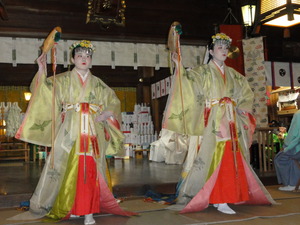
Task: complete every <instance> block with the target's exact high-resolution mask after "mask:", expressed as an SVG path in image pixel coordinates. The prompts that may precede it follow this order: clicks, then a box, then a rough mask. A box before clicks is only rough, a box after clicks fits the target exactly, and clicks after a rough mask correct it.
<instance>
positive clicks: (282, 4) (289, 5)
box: [257, 0, 300, 27]
mask: <svg viewBox="0 0 300 225" xmlns="http://www.w3.org/2000/svg"><path fill="white" fill-rule="evenodd" d="M257 15H258V20H257V21H258V23H259V24H262V25H269V26H278V27H291V26H294V25H296V24H299V23H300V0H260V1H259V4H258V12H257Z"/></svg>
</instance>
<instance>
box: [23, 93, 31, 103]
mask: <svg viewBox="0 0 300 225" xmlns="http://www.w3.org/2000/svg"><path fill="white" fill-rule="evenodd" d="M24 97H25V100H26V101H29V100H30V98H31V93H30V92H24Z"/></svg>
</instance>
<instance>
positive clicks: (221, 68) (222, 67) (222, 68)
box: [213, 60, 225, 74]
mask: <svg viewBox="0 0 300 225" xmlns="http://www.w3.org/2000/svg"><path fill="white" fill-rule="evenodd" d="M213 62H214V63H215V64H216V65H217V67H219V69H220V70H221V71H222V73H223V74H224V64H225V63H223V65H222V66H220V65H219V64H218V63H217V62H216V61H214V60H213Z"/></svg>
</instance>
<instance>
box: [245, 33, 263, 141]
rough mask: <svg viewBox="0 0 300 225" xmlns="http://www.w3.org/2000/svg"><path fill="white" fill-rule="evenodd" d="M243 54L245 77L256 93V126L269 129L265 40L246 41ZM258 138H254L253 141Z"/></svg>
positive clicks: (254, 112)
mask: <svg viewBox="0 0 300 225" xmlns="http://www.w3.org/2000/svg"><path fill="white" fill-rule="evenodd" d="M243 52H244V66H245V76H246V77H247V80H248V82H249V85H250V87H251V88H252V90H253V92H254V103H253V115H254V117H255V119H256V126H257V127H268V108H267V99H266V96H267V94H266V91H267V89H266V77H265V74H266V69H265V64H264V45H263V38H262V37H257V38H249V39H244V40H243ZM256 138H257V137H256V136H254V137H253V140H256Z"/></svg>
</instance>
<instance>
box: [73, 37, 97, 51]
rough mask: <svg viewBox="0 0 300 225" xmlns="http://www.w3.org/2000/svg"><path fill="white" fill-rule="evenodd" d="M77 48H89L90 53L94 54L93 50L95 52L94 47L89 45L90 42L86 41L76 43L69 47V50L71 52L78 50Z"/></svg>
mask: <svg viewBox="0 0 300 225" xmlns="http://www.w3.org/2000/svg"><path fill="white" fill-rule="evenodd" d="M79 47H81V48H89V49H91V50H92V52H95V50H96V48H95V46H94V45H93V44H92V43H91V41H88V40H81V41H76V42H74V43H73V44H72V45H71V47H70V49H71V50H73V49H75V48H79Z"/></svg>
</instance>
